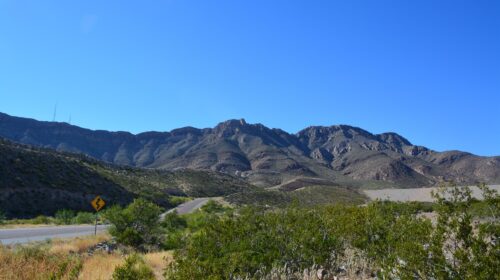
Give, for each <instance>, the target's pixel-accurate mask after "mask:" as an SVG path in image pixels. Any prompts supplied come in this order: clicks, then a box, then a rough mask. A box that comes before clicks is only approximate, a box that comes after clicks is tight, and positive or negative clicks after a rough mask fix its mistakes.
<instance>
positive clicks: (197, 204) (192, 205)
mask: <svg viewBox="0 0 500 280" xmlns="http://www.w3.org/2000/svg"><path fill="white" fill-rule="evenodd" d="M209 200H210V198H195V199H193V200H191V201H188V202H186V203H183V204H181V205H179V206H177V207H175V208H174V209H170V210H169V211H167V213H171V212H173V211H177V214H180V215H182V214H189V213H193V212H194V211H196V210H198V209H200V208H201V206H203V205H205V204H206V203H207V202H208V201H209ZM167 213H163V214H162V215H161V218H162V219H163V217H165V214H167Z"/></svg>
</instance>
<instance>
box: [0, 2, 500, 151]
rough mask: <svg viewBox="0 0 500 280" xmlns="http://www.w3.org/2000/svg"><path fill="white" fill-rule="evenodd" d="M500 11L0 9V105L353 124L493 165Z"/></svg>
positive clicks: (89, 117) (43, 113)
mask: <svg viewBox="0 0 500 280" xmlns="http://www.w3.org/2000/svg"><path fill="white" fill-rule="evenodd" d="M499 15H500V1H497V0H491V1H481V0H470V1H460V0H451V1H441V0H440V1H436V0H429V1H421V0H419V1H404V0H395V1H379V0H378V1H374V0H366V1H356V0H349V1H333V0H325V1H314V0H312V1H309V0H303V1H291V0H284V1H279V0H247V1H243V0H227V1H219V0H213V1H206V0H199V1H191V0H171V1H159V0H155V1H149V0H141V1H123V0H121V1H110V0H106V1H104V0H95V1H92V0H85V1H62V0H61V1H51V0H43V1H40V0H31V1H26V0H0V111H2V112H5V113H8V114H11V115H16V116H24V117H32V118H36V119H39V120H51V119H52V113H53V109H54V105H55V104H56V103H57V104H58V110H57V120H58V121H68V118H69V115H70V114H71V115H72V123H73V124H76V125H79V126H83V127H87V128H92V129H107V130H126V131H132V132H142V131H149V130H158V131H168V130H171V129H173V128H177V127H182V126H188V125H190V126H194V127H211V126H214V125H215V124H217V123H218V122H220V121H223V120H226V119H230V118H245V119H246V120H247V122H250V123H256V122H260V123H263V124H265V125H267V126H270V127H279V128H282V129H284V130H286V131H289V132H297V131H298V130H300V129H302V128H304V127H307V126H309V125H332V124H350V125H354V126H359V127H362V128H364V129H367V130H369V131H371V132H374V133H380V132H386V131H394V132H398V133H400V134H401V135H403V136H405V137H407V138H408V139H409V140H410V141H412V142H413V143H415V144H419V145H425V146H428V147H430V148H432V149H436V150H450V149H460V150H465V151H470V152H474V153H477V154H480V155H500V16H499Z"/></svg>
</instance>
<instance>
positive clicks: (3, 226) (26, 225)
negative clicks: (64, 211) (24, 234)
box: [0, 223, 54, 229]
mask: <svg viewBox="0 0 500 280" xmlns="http://www.w3.org/2000/svg"><path fill="white" fill-rule="evenodd" d="M53 226H54V224H8V223H7V224H0V229H15V228H40V227H53Z"/></svg>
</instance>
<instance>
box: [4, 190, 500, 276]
mask: <svg viewBox="0 0 500 280" xmlns="http://www.w3.org/2000/svg"><path fill="white" fill-rule="evenodd" d="M479 187H480V188H481V189H482V191H483V194H484V200H483V201H478V200H476V199H474V198H473V197H472V196H471V192H470V189H468V188H458V187H451V188H442V189H440V191H439V192H436V193H435V194H434V198H435V202H434V203H432V204H430V203H410V202H405V203H397V202H389V201H374V202H371V203H368V204H366V205H363V206H360V205H357V204H340V203H338V204H335V205H319V206H311V205H307V204H302V203H299V202H297V201H295V202H294V201H292V202H290V203H288V204H286V205H280V206H279V207H271V206H262V205H257V206H242V207H234V206H228V205H223V204H220V203H218V202H215V201H210V202H209V203H207V204H205V205H204V206H202V207H201V208H200V209H199V210H198V211H196V212H194V213H191V214H185V215H178V214H177V213H176V212H171V213H168V214H166V215H165V216H164V217H163V218H160V213H161V212H162V209H161V208H160V207H159V206H157V205H155V204H154V203H152V202H150V201H147V200H145V199H136V200H135V201H134V202H132V203H131V204H130V205H128V206H127V207H119V206H115V207H112V208H110V209H108V210H107V211H106V212H105V213H103V215H102V216H103V218H104V219H106V221H107V222H109V223H111V228H110V230H109V235H101V236H98V237H89V238H77V239H73V240H71V241H57V240H56V241H51V242H46V243H43V244H41V245H40V244H39V245H36V246H35V245H31V246H21V247H14V248H6V247H2V249H1V251H0V259H1V260H2V264H3V265H2V266H1V268H0V275H2V276H4V275H6V276H8V277H10V278H4V279H305V280H309V279H335V278H334V277H338V278H340V279H498V275H500V254H499V252H500V248H499V246H500V245H499V242H498V238H499V236H500V223H499V215H500V197H499V195H498V194H497V193H496V192H495V191H493V190H490V189H488V188H487V187H486V186H484V185H481V186H479ZM76 216H78V215H73V219H74V217H76ZM96 244H107V245H106V246H108V245H109V246H111V247H112V249H110V250H96V249H95V248H100V247H99V245H96ZM112 244H114V245H112ZM23 266H27V268H26V269H25V270H23V274H20V275H15V271H16V270H17V269H20V267H23ZM21 276H22V277H25V278H19V277H21ZM16 277H17V278H16ZM26 277H28V278H26ZM29 277H31V278H29ZM37 277H38V278H37Z"/></svg>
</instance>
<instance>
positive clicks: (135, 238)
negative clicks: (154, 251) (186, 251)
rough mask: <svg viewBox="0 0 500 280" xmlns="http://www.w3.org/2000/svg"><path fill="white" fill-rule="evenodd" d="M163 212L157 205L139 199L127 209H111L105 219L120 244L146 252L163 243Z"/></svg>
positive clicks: (115, 207)
mask: <svg viewBox="0 0 500 280" xmlns="http://www.w3.org/2000/svg"><path fill="white" fill-rule="evenodd" d="M161 212H162V210H161V208H160V207H158V206H157V205H156V204H154V203H151V202H149V201H147V200H144V199H142V198H139V199H136V200H134V202H132V203H131V204H130V205H129V206H127V207H126V208H121V207H119V206H114V207H111V208H109V209H108V210H107V211H106V212H105V213H104V217H105V219H107V220H108V221H109V222H110V223H111V227H110V229H109V233H110V234H111V235H112V236H114V237H115V238H116V240H117V241H118V242H119V243H122V244H124V245H128V246H132V247H134V248H136V249H139V250H143V251H145V250H147V249H148V248H150V247H158V246H159V245H160V244H161V242H162V240H161V239H162V229H161V226H160V222H159V216H160V214H161Z"/></svg>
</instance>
